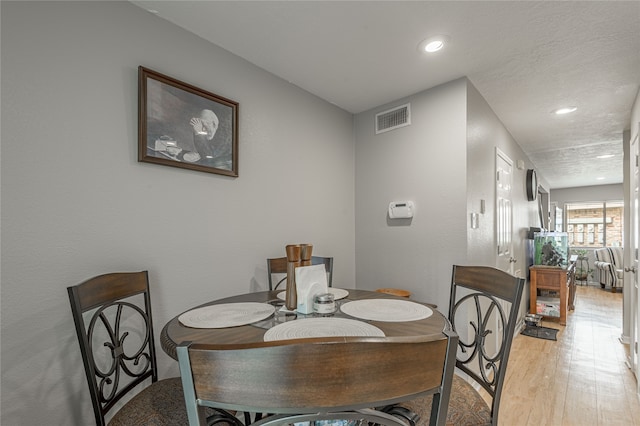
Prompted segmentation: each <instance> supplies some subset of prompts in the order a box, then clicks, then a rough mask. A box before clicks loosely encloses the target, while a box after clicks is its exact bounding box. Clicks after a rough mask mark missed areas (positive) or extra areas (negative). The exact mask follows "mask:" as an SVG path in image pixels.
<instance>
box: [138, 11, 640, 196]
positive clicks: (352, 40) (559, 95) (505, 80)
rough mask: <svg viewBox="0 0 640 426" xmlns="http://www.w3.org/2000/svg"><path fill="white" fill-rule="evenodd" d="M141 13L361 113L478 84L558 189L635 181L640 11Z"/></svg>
mask: <svg viewBox="0 0 640 426" xmlns="http://www.w3.org/2000/svg"><path fill="white" fill-rule="evenodd" d="M132 3H134V4H136V5H138V6H140V7H143V8H145V9H148V10H154V11H155V12H154V13H157V15H158V16H159V17H161V18H163V19H166V20H168V21H170V22H173V23H174V24H176V25H178V26H180V27H183V28H185V29H187V30H188V31H191V32H192V33H194V34H197V35H198V36H200V37H202V38H204V39H206V40H209V41H211V42H212V43H215V44H217V45H218V46H221V47H223V48H224V49H226V50H228V51H230V52H232V53H234V54H236V55H238V56H240V57H242V58H244V59H246V60H248V61H249V62H251V63H254V64H255V65H257V66H259V67H261V68H263V69H265V70H267V71H269V72H271V73H273V74H275V75H278V76H280V77H281V78H283V79H285V80H287V81H289V82H291V83H292V84H295V85H297V86H299V87H301V88H303V89H305V90H307V91H308V92H310V93H313V94H315V95H316V96H318V97H320V98H322V99H325V100H327V101H329V102H331V103H333V104H335V105H337V106H339V107H341V108H343V109H345V110H347V111H350V112H352V113H359V112H362V111H365V110H368V109H371V108H376V107H378V106H380V105H383V104H386V103H389V102H393V101H395V100H397V99H400V98H402V97H405V96H408V95H411V94H414V93H417V92H420V91H422V90H425V89H428V88H431V87H434V86H436V85H439V84H442V83H445V82H447V81H451V80H453V79H456V78H459V77H462V76H467V77H468V78H469V79H470V80H471V82H472V83H473V84H474V86H475V87H476V88H477V89H478V90H479V91H480V93H481V94H482V95H483V96H484V98H485V99H486V100H487V102H488V103H489V105H491V107H492V108H493V110H494V111H495V113H496V114H497V115H498V116H499V117H500V119H501V120H502V122H503V123H504V124H505V126H506V127H507V129H508V130H509V131H510V132H511V134H512V135H513V137H514V138H515V139H516V141H517V142H518V143H519V144H520V146H521V147H522V149H523V150H524V151H525V152H526V153H527V155H528V156H529V158H530V159H531V161H532V162H533V163H534V166H535V168H536V170H537V171H538V173H539V174H540V175H541V176H542V177H543V178H544V179H545V180H546V181H547V182H548V184H549V189H554V188H566V187H574V186H585V185H599V184H609V183H621V182H622V179H623V170H622V167H623V164H622V156H623V153H622V132H623V130H625V129H628V128H629V120H630V111H631V107H632V105H633V101H634V99H635V97H636V94H637V93H638V88H639V87H640V1H586V2H572V1H496V2H485V1H470V2H462V1H448V2H445V1H433V2H432V1H408V2H405V1H317V2H316V1H165V0H159V1H155V0H154V1H132ZM437 34H445V35H448V36H449V37H450V43H449V45H448V46H447V49H446V50H444V51H441V52H439V53H437V54H436V55H433V56H430V57H427V56H426V55H423V54H421V53H419V52H418V50H417V46H418V44H419V43H420V42H421V41H422V40H423V39H425V38H428V37H431V36H433V35H437ZM566 105H575V106H577V107H578V110H577V111H576V112H575V113H573V114H569V115H566V116H556V115H554V114H552V113H551V111H552V110H554V109H556V108H558V107H561V106H566ZM601 154H614V157H613V158H609V159H606V160H600V159H597V158H595V157H596V156H597V155H601ZM514 160H515V159H514ZM597 178H603V179H601V180H597Z"/></svg>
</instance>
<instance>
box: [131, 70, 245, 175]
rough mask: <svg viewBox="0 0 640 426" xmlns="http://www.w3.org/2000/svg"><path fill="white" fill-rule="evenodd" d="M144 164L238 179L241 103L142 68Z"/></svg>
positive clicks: (141, 154) (140, 145) (140, 140)
mask: <svg viewBox="0 0 640 426" xmlns="http://www.w3.org/2000/svg"><path fill="white" fill-rule="evenodd" d="M138 161H140V162H146V163H156V164H163V165H165V166H172V167H181V168H184V169H191V170H198V171H201V172H208V173H217V174H220V175H226V176H233V177H237V176H238V103H237V102H234V101H232V100H229V99H225V98H223V97H221V96H218V95H215V94H213V93H210V92H207V91H205V90H202V89H199V88H197V87H195V86H192V85H190V84H188V83H184V82H181V81H178V80H176V79H173V78H171V77H168V76H166V75H163V74H160V73H158V72H155V71H152V70H150V69H148V68H145V67H142V66H140V67H138Z"/></svg>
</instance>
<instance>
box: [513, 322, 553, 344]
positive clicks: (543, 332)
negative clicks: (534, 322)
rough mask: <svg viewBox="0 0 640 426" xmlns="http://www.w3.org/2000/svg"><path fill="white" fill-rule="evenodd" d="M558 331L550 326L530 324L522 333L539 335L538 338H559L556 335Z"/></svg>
mask: <svg viewBox="0 0 640 426" xmlns="http://www.w3.org/2000/svg"><path fill="white" fill-rule="evenodd" d="M558 331H560V330H557V329H555V328H549V327H533V326H530V325H527V326H525V328H524V330H522V332H521V333H520V334H524V335H525V336H530V337H537V338H538V339H546V340H558V339H557V337H556V335H557V334H558Z"/></svg>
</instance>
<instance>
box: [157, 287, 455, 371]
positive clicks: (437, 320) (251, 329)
mask: <svg viewBox="0 0 640 426" xmlns="http://www.w3.org/2000/svg"><path fill="white" fill-rule="evenodd" d="M346 290H347V291H348V296H347V297H346V298H344V299H340V300H338V301H337V304H338V310H337V312H336V314H335V316H336V317H348V316H347V315H344V314H342V313H341V312H340V308H339V306H340V305H343V304H344V303H346V302H349V301H354V300H363V299H398V300H406V299H405V298H402V297H398V296H393V295H389V294H386V293H380V292H375V291H368V290H356V289H346ZM281 293H282V291H262V292H254V293H246V294H241V295H237V296H232V297H227V298H223V299H218V300H215V301H211V302H208V303H204V304H202V305H198V306H196V307H194V308H191V309H195V308H199V307H203V306H208V305H214V304H223V303H241V302H264V303H269V302H271V303H273V304H274V305H276V306H278V307H279V306H281V305H282V302H283V301H282V299H279V298H278V294H281ZM424 305H426V306H429V307H430V308H431V309H432V310H433V315H431V316H430V317H428V318H426V319H422V320H419V321H409V322H386V321H385V322H382V321H367V322H368V323H370V324H372V325H375V326H376V327H378V328H379V329H381V330H382V331H383V332H384V334H385V336H386V337H385V339H386V340H390V341H393V340H396V341H397V340H410V339H412V338H414V339H420V340H425V339H429V338H432V339H434V340H435V339H441V338H442V336H443V332H444V331H446V330H449V329H450V326H449V321H448V320H447V319H446V318H445V317H444V316H443V315H442V314H441V313H440V312H439V311H438V310H437V309H435V308H434V305H432V304H428V303H424ZM191 309H190V310H191ZM179 317H180V315H177V316H176V317H175V318H173V319H172V320H170V321H169V322H168V323H167V324H166V325H165V326H164V328H163V329H162V332H161V334H160V345H161V347H162V349H163V350H164V351H165V352H166V353H167V355H169V356H170V357H172V358H173V359H177V355H176V347H177V345H178V344H180V343H181V342H185V341H189V342H194V343H205V344H206V343H210V344H216V345H227V344H228V345H235V344H248V343H259V342H263V339H264V334H265V332H266V331H267V330H268V329H269V328H270V327H271V326H274V325H276V324H277V321H275V319H271V320H270V322H269V321H265V322H259V323H257V324H248V325H243V326H239V327H229V328H191V327H186V326H184V325H182V324H181V323H180V321H179V319H178V318H179ZM298 317H304V318H307V317H312V315H298Z"/></svg>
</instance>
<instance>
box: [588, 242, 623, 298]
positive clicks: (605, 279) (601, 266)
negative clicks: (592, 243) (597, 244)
mask: <svg viewBox="0 0 640 426" xmlns="http://www.w3.org/2000/svg"><path fill="white" fill-rule="evenodd" d="M594 253H595V256H596V262H595V267H596V269H597V270H598V276H599V279H600V286H601V287H602V288H605V287H608V286H611V291H612V292H613V293H615V292H616V289H617V288H618V287H620V288H622V284H623V277H624V265H623V260H622V259H623V257H622V256H623V249H622V247H606V248H601V249H597V250H594Z"/></svg>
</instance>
